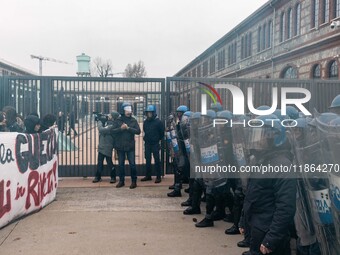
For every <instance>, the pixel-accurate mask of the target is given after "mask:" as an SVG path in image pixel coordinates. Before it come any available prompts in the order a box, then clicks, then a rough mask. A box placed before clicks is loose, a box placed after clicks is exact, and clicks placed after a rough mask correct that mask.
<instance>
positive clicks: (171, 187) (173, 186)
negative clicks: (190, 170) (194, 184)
mask: <svg viewBox="0 0 340 255" xmlns="http://www.w3.org/2000/svg"><path fill="white" fill-rule="evenodd" d="M177 185H178V184H177ZM175 186H176V184H175V183H174V184H173V185H171V186H169V189H175ZM178 187H179V188H180V189H182V184H179V186H178Z"/></svg>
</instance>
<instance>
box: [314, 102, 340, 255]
mask: <svg viewBox="0 0 340 255" xmlns="http://www.w3.org/2000/svg"><path fill="white" fill-rule="evenodd" d="M335 99H336V98H335ZM335 99H334V100H333V102H332V104H333V103H334V105H333V106H336V104H335V103H336V101H337V100H335ZM334 101H335V102H334ZM314 123H315V124H316V126H317V132H318V136H319V138H320V141H319V148H320V149H321V154H322V159H321V162H322V163H325V164H327V165H328V164H333V165H334V166H335V167H337V168H338V166H339V164H340V160H339V152H340V129H339V125H340V119H339V115H337V114H335V113H322V114H321V115H318V116H316V118H315V122H314ZM314 123H313V124H314ZM328 171H329V172H328V173H327V175H324V174H323V176H322V177H325V178H318V179H316V180H315V181H314V182H313V183H310V184H313V187H311V186H312V185H309V187H308V188H312V189H310V193H311V195H312V197H311V198H312V199H313V200H314V201H315V206H314V208H313V209H314V210H313V211H314V214H313V219H314V223H315V224H314V225H315V229H316V230H317V233H316V234H317V238H318V240H319V243H320V248H321V251H322V254H330V255H335V254H340V199H339V190H340V174H339V171H337V170H334V169H333V170H332V171H330V169H328ZM320 181H322V182H321V183H320ZM321 184H322V185H321Z"/></svg>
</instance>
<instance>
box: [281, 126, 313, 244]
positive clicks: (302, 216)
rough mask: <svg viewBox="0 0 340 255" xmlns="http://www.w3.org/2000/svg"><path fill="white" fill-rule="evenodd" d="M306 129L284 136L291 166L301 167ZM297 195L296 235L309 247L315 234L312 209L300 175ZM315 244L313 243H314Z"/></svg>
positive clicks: (293, 129) (296, 129) (299, 174)
mask: <svg viewBox="0 0 340 255" xmlns="http://www.w3.org/2000/svg"><path fill="white" fill-rule="evenodd" d="M307 130H308V129H307V127H306V126H304V127H291V128H289V129H288V130H287V132H286V134H287V137H288V140H289V144H290V145H291V151H292V153H293V155H294V158H293V164H295V165H303V161H304V159H303V152H304V147H305V145H306V144H305V141H306V137H305V135H306V133H307ZM296 177H297V178H298V181H297V184H298V185H297V194H296V213H295V217H294V222H295V228H296V232H297V235H298V236H299V238H300V243H301V245H302V246H306V245H310V244H311V243H310V242H312V240H313V239H315V237H316V234H315V230H314V225H313V216H312V213H311V212H312V208H311V207H310V203H309V196H308V190H307V189H306V186H307V185H305V183H306V180H304V179H303V175H302V173H298V174H297V176H296ZM314 242H315V241H314Z"/></svg>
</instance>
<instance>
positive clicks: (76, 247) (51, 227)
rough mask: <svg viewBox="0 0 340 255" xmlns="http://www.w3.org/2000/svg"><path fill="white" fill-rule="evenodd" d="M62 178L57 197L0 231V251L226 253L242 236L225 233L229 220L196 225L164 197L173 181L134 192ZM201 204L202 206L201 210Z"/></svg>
mask: <svg viewBox="0 0 340 255" xmlns="http://www.w3.org/2000/svg"><path fill="white" fill-rule="evenodd" d="M91 181H92V179H82V178H64V179H61V180H60V181H59V189H58V193H57V199H56V201H54V202H53V203H52V204H50V205H49V206H47V207H46V208H44V209H43V210H41V211H40V212H38V213H35V214H32V215H30V216H28V217H25V218H23V219H21V220H18V221H16V222H14V223H12V224H10V225H8V226H7V227H5V228H3V229H1V230H0V254H1V255H7V254H10V255H15V254H25V255H31V254H35V255H37V254H44V255H45V254H51V255H54V254H58V255H59V254H96V255H97V254H138V255H143V254H148V255H150V254H176V255H179V254H186V255H188V254H195V255H199V254H202V255H210V254H226V255H239V254H241V253H242V252H243V251H245V250H244V249H240V248H238V247H237V246H236V242H237V241H239V240H241V239H242V236H240V235H237V236H226V235H225V234H224V230H225V229H226V228H227V227H230V226H231V224H230V223H225V222H223V221H219V222H215V227H213V228H206V229H197V228H195V226H194V222H193V218H197V219H198V220H200V219H202V217H203V215H195V216H185V215H183V213H182V211H183V208H181V206H180V203H181V202H182V201H184V200H185V199H186V198H187V194H185V193H184V194H185V195H184V194H183V197H182V198H168V197H167V196H166V193H167V192H168V191H169V190H168V186H169V185H170V184H171V183H172V181H173V180H172V178H171V176H166V177H165V178H164V179H163V182H162V183H161V184H154V183H153V182H146V183H141V182H138V183H137V184H138V187H137V189H135V190H130V189H129V184H130V183H129V179H127V182H126V186H125V187H123V188H121V189H116V188H115V187H114V186H115V185H113V184H110V183H109V179H108V178H106V179H104V181H103V182H101V183H98V184H93V183H92V182H91ZM204 205H205V204H204V203H203V205H202V209H203V210H204Z"/></svg>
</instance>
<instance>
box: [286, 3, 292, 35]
mask: <svg viewBox="0 0 340 255" xmlns="http://www.w3.org/2000/svg"><path fill="white" fill-rule="evenodd" d="M292 29H293V11H292V9H291V8H289V10H288V13H287V39H289V38H291V37H292V35H293V33H292Z"/></svg>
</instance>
